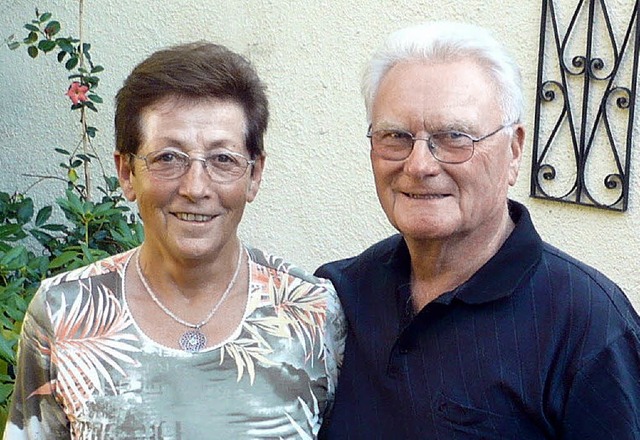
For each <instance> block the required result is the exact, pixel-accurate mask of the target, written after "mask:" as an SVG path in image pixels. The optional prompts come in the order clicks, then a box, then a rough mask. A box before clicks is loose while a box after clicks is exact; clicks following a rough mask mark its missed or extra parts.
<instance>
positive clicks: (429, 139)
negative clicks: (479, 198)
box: [366, 122, 515, 165]
mask: <svg viewBox="0 0 640 440" xmlns="http://www.w3.org/2000/svg"><path fill="white" fill-rule="evenodd" d="M514 124H515V122H511V123H509V124H504V125H501V126H500V127H498V128H497V129H496V130H494V131H492V132H491V133H489V134H486V135H484V136H480V137H474V136H471V135H470V134H469V133H465V132H463V131H456V130H446V131H437V132H435V133H431V134H429V135H428V136H427V137H426V138H420V137H415V136H414V135H413V133H411V132H410V131H405V130H384V131H395V132H398V133H406V134H408V135H409V136H411V139H412V140H413V142H412V144H411V149H410V150H409V154H407V157H405V158H403V159H387V158H383V159H384V160H391V161H394V162H400V161H403V160H407V159H408V158H409V156H411V152H413V149H414V147H415V145H416V141H425V142H426V143H427V147H429V152H430V153H431V156H433V158H434V159H435V160H437V161H438V162H440V163H445V164H450V165H458V164H461V163H465V162H468V161H469V160H471V158H472V157H473V154H474V153H475V150H476V143H477V142H481V141H483V140H485V139H487V138H489V137H491V136H493V135H494V134H497V133H499V132H500V131H502V130H504V129H505V128H508V127H511V126H513V125H514ZM372 128H373V124H369V128H368V130H367V135H366V136H367V137H368V138H369V142H370V144H371V151H373V152H375V151H376V149H375V148H373V135H374V133H376V132H377V131H383V130H376V131H375V132H374V131H371V129H372ZM444 133H457V134H459V135H462V136H465V137H467V138H469V139H470V140H471V154H470V155H469V157H468V158H467V159H465V160H463V161H455V162H452V161H445V160H441V159H438V158H437V157H436V154H435V153H434V150H435V149H436V148H437V146H436V145H434V144H433V142H432V138H433V136H434V135H437V134H444Z"/></svg>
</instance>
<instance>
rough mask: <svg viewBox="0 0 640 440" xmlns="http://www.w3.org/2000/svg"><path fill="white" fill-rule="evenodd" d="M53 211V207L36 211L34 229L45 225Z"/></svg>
mask: <svg viewBox="0 0 640 440" xmlns="http://www.w3.org/2000/svg"><path fill="white" fill-rule="evenodd" d="M52 211H53V207H51V206H45V207H44V208H42V209H41V210H40V211H38V215H36V222H35V225H36V227H40V226H42V225H44V224H45V223H46V221H47V220H49V218H50V217H51V212H52Z"/></svg>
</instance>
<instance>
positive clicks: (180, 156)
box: [131, 150, 256, 183]
mask: <svg viewBox="0 0 640 440" xmlns="http://www.w3.org/2000/svg"><path fill="white" fill-rule="evenodd" d="M131 157H134V158H136V159H139V160H144V162H145V164H146V166H147V170H149V172H150V173H151V175H152V176H153V177H156V178H158V179H162V180H172V179H177V178H179V177H182V176H184V175H185V174H186V173H187V171H188V170H189V168H190V167H191V163H192V162H193V161H194V160H197V161H199V162H202V165H203V166H204V168H205V169H206V170H207V173H208V174H209V177H210V178H211V180H213V181H214V182H218V183H228V182H233V181H234V180H238V179H239V178H241V177H242V176H244V174H245V173H246V172H247V168H248V167H249V166H250V165H251V166H253V165H254V164H255V163H256V161H255V160H249V159H247V158H246V157H244V156H243V155H242V154H240V153H236V152H233V151H219V152H216V153H214V154H210V155H208V156H206V157H204V158H202V157H191V156H189V155H188V154H187V153H184V152H182V151H177V150H159V151H154V152H153V153H149V154H147V155H145V156H138V155H137V154H131Z"/></svg>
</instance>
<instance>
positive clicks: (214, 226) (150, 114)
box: [115, 98, 264, 260]
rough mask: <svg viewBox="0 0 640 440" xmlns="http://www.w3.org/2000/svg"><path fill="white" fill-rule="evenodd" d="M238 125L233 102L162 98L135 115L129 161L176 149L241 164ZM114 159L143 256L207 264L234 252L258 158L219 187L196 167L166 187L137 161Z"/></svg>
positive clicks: (240, 115) (242, 127)
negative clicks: (136, 142) (137, 126)
mask: <svg viewBox="0 0 640 440" xmlns="http://www.w3.org/2000/svg"><path fill="white" fill-rule="evenodd" d="M246 125H247V124H246V117H245V114H244V110H243V109H242V107H241V106H240V105H239V104H237V103H236V102H233V101H222V100H202V101H196V102H185V101H179V100H176V99H174V98H169V99H165V100H162V101H160V102H159V103H156V104H154V105H153V106H151V107H149V108H147V109H145V110H144V112H143V113H142V115H141V134H142V136H141V144H140V147H139V149H138V153H137V155H138V156H139V157H142V156H146V155H148V154H149V153H152V152H154V151H158V150H176V151H180V152H184V153H187V154H189V155H190V156H191V157H192V158H194V157H199V158H204V157H208V156H209V155H211V154H212V153H213V152H216V151H217V152H220V151H225V150H226V151H229V152H235V153H240V154H242V155H244V156H245V157H246V158H249V152H248V151H247V149H246V146H245V132H246ZM115 160H116V166H117V168H118V176H119V178H120V184H121V186H122V188H123V192H124V194H125V196H126V197H127V199H128V200H130V201H134V200H135V201H137V203H138V208H139V211H140V216H141V218H142V221H143V224H144V230H145V247H146V248H150V249H149V250H150V251H151V252H149V253H148V255H149V254H152V255H156V256H157V257H158V258H172V259H179V260H202V259H210V260H215V259H216V258H217V257H218V256H220V255H225V256H226V255H234V254H235V253H236V252H237V250H236V241H237V239H236V231H237V228H238V224H239V223H240V220H241V219H242V214H243V211H244V207H245V204H246V203H247V202H251V201H253V199H254V198H255V197H256V194H257V193H258V189H259V187H260V180H261V177H262V169H263V166H264V157H259V158H257V159H256V163H255V165H254V166H253V169H252V167H251V166H249V168H248V169H247V171H246V172H245V174H244V175H243V176H242V177H240V178H239V179H237V180H235V181H232V182H227V183H217V182H214V181H213V180H212V179H211V178H210V176H209V174H208V172H207V170H206V169H205V167H204V166H203V165H204V164H203V162H201V161H197V160H194V161H192V162H191V165H190V167H189V169H188V171H187V172H186V174H185V175H183V176H182V177H178V178H176V179H172V180H162V179H159V178H157V177H156V176H154V175H153V174H152V173H151V172H149V170H148V169H147V167H146V165H145V161H144V160H142V159H139V158H135V159H132V160H131V161H130V160H129V157H123V156H121V155H120V154H119V153H116V155H115Z"/></svg>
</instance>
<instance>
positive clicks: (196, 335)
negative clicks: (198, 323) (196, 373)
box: [178, 329, 207, 353]
mask: <svg viewBox="0 0 640 440" xmlns="http://www.w3.org/2000/svg"><path fill="white" fill-rule="evenodd" d="M178 343H179V344H180V348H181V349H183V350H184V351H188V352H189V353H197V352H198V351H200V350H202V349H203V348H204V347H205V346H206V345H207V337H206V336H205V335H203V334H202V332H200V330H198V329H194V330H189V331H187V332H185V333H184V334H183V335H182V336H180V341H178Z"/></svg>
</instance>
